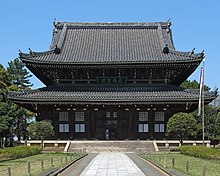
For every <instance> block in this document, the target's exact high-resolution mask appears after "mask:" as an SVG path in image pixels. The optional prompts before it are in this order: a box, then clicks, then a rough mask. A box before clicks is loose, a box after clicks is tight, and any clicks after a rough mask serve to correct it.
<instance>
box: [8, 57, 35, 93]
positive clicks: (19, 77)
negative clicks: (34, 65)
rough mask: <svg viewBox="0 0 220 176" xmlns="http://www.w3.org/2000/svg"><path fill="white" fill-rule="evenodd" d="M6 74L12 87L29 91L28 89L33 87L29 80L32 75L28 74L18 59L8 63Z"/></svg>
mask: <svg viewBox="0 0 220 176" xmlns="http://www.w3.org/2000/svg"><path fill="white" fill-rule="evenodd" d="M7 72H8V74H9V79H10V81H11V82H12V83H13V84H14V85H16V86H18V87H21V88H23V89H30V87H31V86H33V84H31V82H30V80H29V78H30V77H32V75H30V74H29V72H28V71H27V69H26V68H25V66H24V64H23V63H22V62H21V61H20V60H19V59H18V58H16V59H14V60H13V61H10V62H9V63H8V68H7Z"/></svg>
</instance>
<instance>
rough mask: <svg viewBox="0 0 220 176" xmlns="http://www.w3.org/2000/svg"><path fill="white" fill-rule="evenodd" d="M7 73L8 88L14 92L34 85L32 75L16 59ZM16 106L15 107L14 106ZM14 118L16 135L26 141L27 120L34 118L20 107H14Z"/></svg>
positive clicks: (11, 62) (9, 65)
mask: <svg viewBox="0 0 220 176" xmlns="http://www.w3.org/2000/svg"><path fill="white" fill-rule="evenodd" d="M7 73H8V75H9V81H10V82H11V86H9V87H8V89H9V90H12V91H20V89H24V90H27V89H30V87H31V86H32V84H31V83H30V80H29V78H30V77H32V75H30V74H29V72H28V71H27V69H26V68H25V66H24V64H23V63H22V62H21V61H20V60H19V59H18V58H16V59H14V60H13V61H10V62H9V63H8V68H7ZM13 106H14V105H13ZM12 116H13V117H14V126H15V130H14V134H15V135H16V136H17V137H18V140H19V141H20V140H21V138H22V137H23V139H26V137H27V120H26V119H27V118H30V117H32V114H31V113H30V112H29V111H28V110H26V109H24V108H22V107H19V106H15V107H14V112H13V114H12Z"/></svg>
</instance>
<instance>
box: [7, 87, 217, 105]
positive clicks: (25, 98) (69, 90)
mask: <svg viewBox="0 0 220 176" xmlns="http://www.w3.org/2000/svg"><path fill="white" fill-rule="evenodd" d="M7 96H8V98H9V99H10V100H12V101H13V102H15V103H25V104H32V103H35V104H38V103H40V104H47V103H49V104H56V103H57V102H68V103H77V102H86V103H95V102H96V103H97V102H110V103H111V102H112V103H115V102H118V103H120V102H122V103H123V102H143V103H154V102H174V103H175V102H198V100H199V92H198V91H195V90H183V89H182V88H180V87H177V86H173V85H169V84H148V85H145V86H132V87H101V86H89V87H85V86H73V85H52V86H48V87H44V88H40V89H37V90H31V91H21V92H8V94H7ZM215 97H216V94H215V92H206V93H205V100H206V101H209V102H211V101H212V100H213V99H214V98H215Z"/></svg>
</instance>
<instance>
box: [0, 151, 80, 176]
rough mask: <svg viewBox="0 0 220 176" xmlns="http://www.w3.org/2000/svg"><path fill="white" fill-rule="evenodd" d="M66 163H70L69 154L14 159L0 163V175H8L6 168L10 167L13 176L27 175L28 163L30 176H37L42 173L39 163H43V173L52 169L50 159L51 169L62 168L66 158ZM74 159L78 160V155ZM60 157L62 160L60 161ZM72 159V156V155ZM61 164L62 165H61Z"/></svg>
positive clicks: (47, 154)
mask: <svg viewBox="0 0 220 176" xmlns="http://www.w3.org/2000/svg"><path fill="white" fill-rule="evenodd" d="M66 156H67V163H70V162H71V160H70V154H64V153H43V154H38V155H34V156H30V157H25V158H21V159H14V160H8V161H2V162H0V175H1V176H4V175H8V167H11V172H12V175H13V176H16V175H18V176H22V175H27V173H28V171H27V165H28V164H27V163H28V162H30V168H31V175H37V174H39V173H40V172H42V167H41V161H42V160H43V163H44V171H46V170H48V169H50V168H52V166H51V157H53V167H57V168H62V167H64V166H65V165H66V158H65V157H66ZM74 156H75V157H74V159H76V158H79V154H78V153H75V155H74ZM61 157H62V159H61ZM72 159H73V154H72ZM61 163H62V164H61Z"/></svg>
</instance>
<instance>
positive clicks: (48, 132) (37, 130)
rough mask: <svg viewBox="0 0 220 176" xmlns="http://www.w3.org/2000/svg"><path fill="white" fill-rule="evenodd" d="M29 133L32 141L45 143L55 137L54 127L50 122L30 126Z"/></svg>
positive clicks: (39, 122) (35, 123)
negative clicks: (37, 140)
mask: <svg viewBox="0 0 220 176" xmlns="http://www.w3.org/2000/svg"><path fill="white" fill-rule="evenodd" d="M28 132H29V134H30V137H31V139H40V140H42V142H43V140H44V139H46V138H50V137H52V136H53V135H54V127H53V125H52V124H51V123H49V122H45V121H37V122H33V123H30V124H29V125H28Z"/></svg>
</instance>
